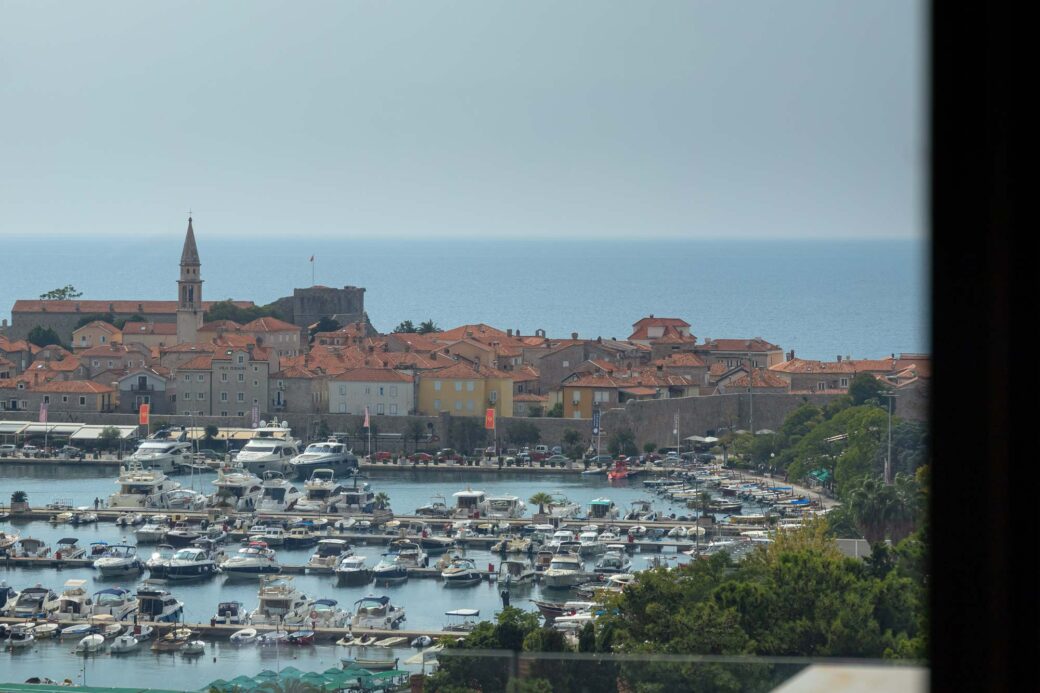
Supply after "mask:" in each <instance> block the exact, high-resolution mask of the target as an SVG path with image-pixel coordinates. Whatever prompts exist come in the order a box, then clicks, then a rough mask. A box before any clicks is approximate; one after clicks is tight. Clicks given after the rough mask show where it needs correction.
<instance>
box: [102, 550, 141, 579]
mask: <svg viewBox="0 0 1040 693" xmlns="http://www.w3.org/2000/svg"><path fill="white" fill-rule="evenodd" d="M94 568H95V569H97V571H98V573H100V574H101V575H102V576H104V577H121V576H124V575H131V574H135V573H136V574H140V573H141V572H142V571H143V570H144V563H142V562H141V559H140V558H139V557H138V555H137V547H136V546H130V545H128V544H113V545H112V546H109V547H108V549H107V550H106V551H105V553H104V554H102V555H101V557H100V558H98V559H97V560H95V561H94Z"/></svg>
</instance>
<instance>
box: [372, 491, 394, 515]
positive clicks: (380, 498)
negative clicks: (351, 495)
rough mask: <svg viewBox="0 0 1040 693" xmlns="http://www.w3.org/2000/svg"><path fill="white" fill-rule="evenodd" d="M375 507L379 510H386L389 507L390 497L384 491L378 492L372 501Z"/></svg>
mask: <svg viewBox="0 0 1040 693" xmlns="http://www.w3.org/2000/svg"><path fill="white" fill-rule="evenodd" d="M372 502H373V503H375V506H376V507H377V508H379V509H380V510H386V509H387V508H388V507H389V506H390V496H389V495H388V494H387V493H385V492H384V491H380V492H379V493H377V494H376V496H375V498H373V499H372Z"/></svg>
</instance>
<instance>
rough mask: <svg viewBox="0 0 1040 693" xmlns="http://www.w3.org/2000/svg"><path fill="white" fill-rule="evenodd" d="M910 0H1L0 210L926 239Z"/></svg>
mask: <svg viewBox="0 0 1040 693" xmlns="http://www.w3.org/2000/svg"><path fill="white" fill-rule="evenodd" d="M923 21H924V19H923V10H922V7H921V4H920V3H918V2H912V1H911V0H890V1H878V0H859V1H853V2H835V1H834V0H821V1H819V2H815V1H813V2H810V1H807V0H794V1H792V0H783V1H781V0H777V1H775V2H766V1H758V2H752V1H748V2H730V1H727V0H717V1H713V2H707V1H704V2H694V1H692V0H686V1H683V2H648V1H642V2H631V1H626V2H607V1H605V0H590V1H587V2H559V1H552V2H535V1H531V0H524V1H517V0H513V1H512V2H495V1H490V0H475V1H473V2H433V1H428V0H424V1H421V2H419V1H416V2H389V1H384V0H379V1H371V2H348V1H346V0H340V1H339V2H313V1H308V2H289V3H280V2H259V1H256V0H250V1H249V2H176V3H170V2H157V1H155V0H150V1H149V2H137V1H134V2H67V1H64V2H57V3H50V2H41V1H40V0H29V1H26V2H12V1H11V0H0V234H39V233H76V234H81V233H82V234H100V233H105V234H120V235H124V236H126V237H127V238H134V237H138V236H140V235H154V234H166V233H176V234H183V231H184V218H185V216H186V215H187V212H188V210H189V208H190V209H192V210H194V213H195V218H196V221H197V223H198V228H200V229H201V228H204V229H205V232H206V234H207V235H211V234H212V235H220V234H280V235H284V236H286V237H289V238H292V237H294V236H302V235H363V236H366V237H381V236H388V235H400V236H422V237H430V236H432V237H443V236H449V235H450V236H466V237H478V238H482V237H506V236H519V237H526V236H550V237H560V236H565V235H566V236H574V237H600V236H602V237H617V236H633V235H636V234H641V235H647V236H650V235H654V236H667V237H689V238H699V237H720V236H722V237H742V236H746V237H753V236H770V237H778V236H812V237H832V238H837V237H909V238H915V237H922V236H923V235H924V221H923V216H922V208H923V191H924V178H923V170H924V169H923V162H924V161H925V160H926V158H925V146H926V142H925V136H924V135H925V129H924V126H923V116H924V97H925V93H924V89H925V81H924V68H923V50H924V40H923V38H924V26H923Z"/></svg>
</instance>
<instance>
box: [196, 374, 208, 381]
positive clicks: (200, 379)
mask: <svg viewBox="0 0 1040 693" xmlns="http://www.w3.org/2000/svg"><path fill="white" fill-rule="evenodd" d="M205 379H206V376H204V375H203V374H202V373H199V374H198V375H197V376H195V380H197V381H199V382H200V383H201V382H202V381H204V380H205Z"/></svg>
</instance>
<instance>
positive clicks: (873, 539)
mask: <svg viewBox="0 0 1040 693" xmlns="http://www.w3.org/2000/svg"><path fill="white" fill-rule="evenodd" d="M895 497H896V494H895V492H894V491H893V487H891V486H886V485H885V483H884V481H882V480H881V479H880V478H876V477H867V478H865V479H863V481H861V482H860V484H859V486H857V487H856V488H854V489H853V490H852V492H851V493H850V494H849V502H848V505H849V513H850V514H851V515H852V521H853V522H854V523H855V525H856V528H857V529H858V530H859V531H860V532H862V533H863V538H864V539H866V540H867V541H868V542H869V543H871V544H875V543H877V542H879V541H881V540H883V539H884V538H885V535H886V534H887V529H888V525H889V521H890V519H891V518H892V517H893V514H894V506H895V505H896V503H895Z"/></svg>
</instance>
